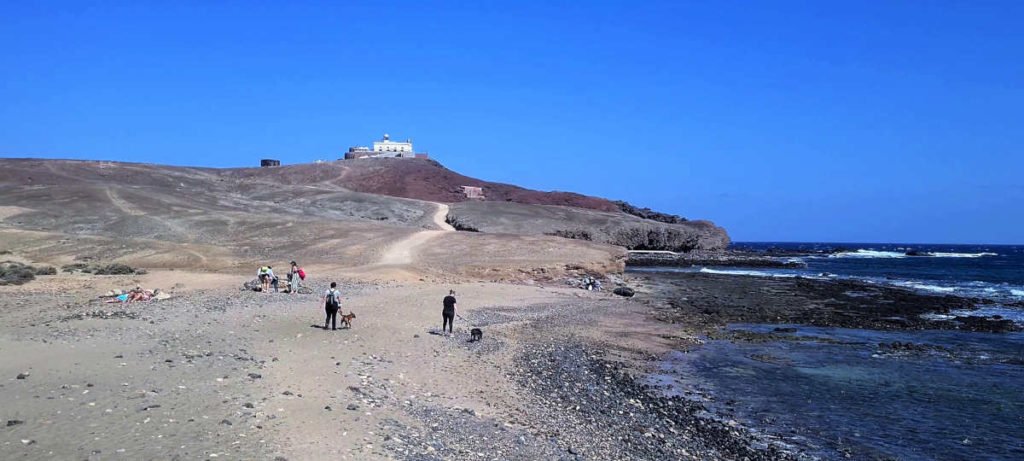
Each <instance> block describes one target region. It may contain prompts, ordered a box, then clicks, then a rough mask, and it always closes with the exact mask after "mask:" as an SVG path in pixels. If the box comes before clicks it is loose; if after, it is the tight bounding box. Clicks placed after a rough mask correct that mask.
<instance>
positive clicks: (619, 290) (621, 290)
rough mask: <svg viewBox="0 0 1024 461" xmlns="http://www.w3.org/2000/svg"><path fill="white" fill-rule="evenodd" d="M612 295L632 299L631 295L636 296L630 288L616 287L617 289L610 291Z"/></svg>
mask: <svg viewBox="0 0 1024 461" xmlns="http://www.w3.org/2000/svg"><path fill="white" fill-rule="evenodd" d="M612 293H615V294H617V295H619V296H625V297H627V298H632V297H633V295H635V294H636V291H635V290H633V289H632V288H630V287H618V288H616V289H614V290H612Z"/></svg>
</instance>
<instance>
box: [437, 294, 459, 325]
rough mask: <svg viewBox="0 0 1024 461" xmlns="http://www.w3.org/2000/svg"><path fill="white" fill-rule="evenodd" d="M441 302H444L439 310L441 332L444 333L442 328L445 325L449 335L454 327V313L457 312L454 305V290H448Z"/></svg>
mask: <svg viewBox="0 0 1024 461" xmlns="http://www.w3.org/2000/svg"><path fill="white" fill-rule="evenodd" d="M442 304H444V309H443V310H442V311H441V322H442V323H441V333H444V329H445V327H447V328H448V334H449V335H451V334H453V329H454V328H455V315H456V312H458V311H457V310H456V307H455V290H449V291H448V296H445V297H444V301H442Z"/></svg>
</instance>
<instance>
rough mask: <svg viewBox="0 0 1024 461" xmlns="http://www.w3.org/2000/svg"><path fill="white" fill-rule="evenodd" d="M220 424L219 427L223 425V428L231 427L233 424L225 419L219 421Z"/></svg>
mask: <svg viewBox="0 0 1024 461" xmlns="http://www.w3.org/2000/svg"><path fill="white" fill-rule="evenodd" d="M220 424H221V425H223V426H231V425H233V424H232V423H231V421H228V420H226V419H222V420H220Z"/></svg>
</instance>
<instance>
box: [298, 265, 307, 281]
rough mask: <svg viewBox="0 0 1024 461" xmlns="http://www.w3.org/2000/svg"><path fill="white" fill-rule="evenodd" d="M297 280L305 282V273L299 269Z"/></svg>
mask: <svg viewBox="0 0 1024 461" xmlns="http://www.w3.org/2000/svg"><path fill="white" fill-rule="evenodd" d="M299 280H306V271H304V270H302V268H301V267H300V268H299Z"/></svg>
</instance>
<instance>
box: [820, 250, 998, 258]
mask: <svg viewBox="0 0 1024 461" xmlns="http://www.w3.org/2000/svg"><path fill="white" fill-rule="evenodd" d="M985 256H999V254H998V253H991V252H987V251H985V252H981V253H954V252H941V251H923V252H920V253H918V254H915V255H913V256H910V255H908V254H907V253H906V252H903V251H877V250H856V251H842V252H839V253H834V254H831V255H829V257H830V258H910V257H914V258H982V257H985Z"/></svg>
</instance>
